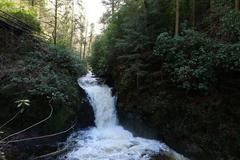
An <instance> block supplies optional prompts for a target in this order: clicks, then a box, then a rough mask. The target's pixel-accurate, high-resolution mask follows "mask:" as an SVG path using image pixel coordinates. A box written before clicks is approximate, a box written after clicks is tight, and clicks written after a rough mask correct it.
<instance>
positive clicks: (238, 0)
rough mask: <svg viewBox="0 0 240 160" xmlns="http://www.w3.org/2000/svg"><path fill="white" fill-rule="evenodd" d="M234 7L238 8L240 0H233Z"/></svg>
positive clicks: (239, 7)
mask: <svg viewBox="0 0 240 160" xmlns="http://www.w3.org/2000/svg"><path fill="white" fill-rule="evenodd" d="M235 9H236V10H237V11H239V10H240V0H235Z"/></svg>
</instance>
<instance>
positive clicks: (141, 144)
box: [60, 73, 185, 160]
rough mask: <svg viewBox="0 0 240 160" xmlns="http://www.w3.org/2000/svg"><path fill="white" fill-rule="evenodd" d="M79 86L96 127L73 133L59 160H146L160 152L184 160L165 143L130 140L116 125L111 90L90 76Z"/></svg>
mask: <svg viewBox="0 0 240 160" xmlns="http://www.w3.org/2000/svg"><path fill="white" fill-rule="evenodd" d="M79 85H80V86H81V87H82V88H83V89H84V90H85V92H86V93H87V95H88V99H89V102H90V104H91V105H92V107H93V110H94V114H95V124H96V127H93V128H90V129H88V130H83V131H79V132H77V133H73V134H72V135H71V136H70V137H69V138H68V141H67V142H68V143H71V142H75V143H76V144H75V145H74V149H73V150H72V151H70V152H69V153H67V154H66V155H63V156H61V157H60V159H61V160H63V159H67V160H148V159H150V158H151V156H153V155H155V154H159V153H160V152H164V153H169V154H171V155H173V156H174V157H176V159H179V160H183V159H185V158H184V157H183V156H181V155H179V154H177V153H176V152H174V151H172V150H171V149H169V148H168V147H167V146H166V145H165V144H163V143H160V142H158V141H155V140H148V139H144V138H139V137H133V135H132V134H131V133H130V132H129V131H127V130H125V129H124V128H123V127H121V126H120V125H118V119H117V116H116V110H115V97H113V96H112V92H111V89H110V88H109V87H108V86H107V85H102V84H98V81H97V79H96V78H94V77H93V75H92V74H91V73H89V74H87V75H86V76H85V77H82V78H80V79H79Z"/></svg>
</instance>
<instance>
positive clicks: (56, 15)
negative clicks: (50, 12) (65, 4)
mask: <svg viewBox="0 0 240 160" xmlns="http://www.w3.org/2000/svg"><path fill="white" fill-rule="evenodd" d="M57 25H58V0H55V4H54V29H53V43H54V44H55V45H56V44H57Z"/></svg>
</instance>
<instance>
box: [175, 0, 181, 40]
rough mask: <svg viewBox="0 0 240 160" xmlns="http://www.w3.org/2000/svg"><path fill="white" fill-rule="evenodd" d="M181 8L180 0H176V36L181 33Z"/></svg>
mask: <svg viewBox="0 0 240 160" xmlns="http://www.w3.org/2000/svg"><path fill="white" fill-rule="evenodd" d="M179 9H180V4H179V0H176V22H175V36H178V35H179V16H180V13H179Z"/></svg>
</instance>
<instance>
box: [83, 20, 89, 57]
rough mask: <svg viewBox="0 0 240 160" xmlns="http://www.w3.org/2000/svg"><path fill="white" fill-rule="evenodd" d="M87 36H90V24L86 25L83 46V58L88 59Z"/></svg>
mask: <svg viewBox="0 0 240 160" xmlns="http://www.w3.org/2000/svg"><path fill="white" fill-rule="evenodd" d="M87 35H88V23H87V24H86V31H85V40H84V42H83V43H84V46H83V58H86V49H87Z"/></svg>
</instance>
